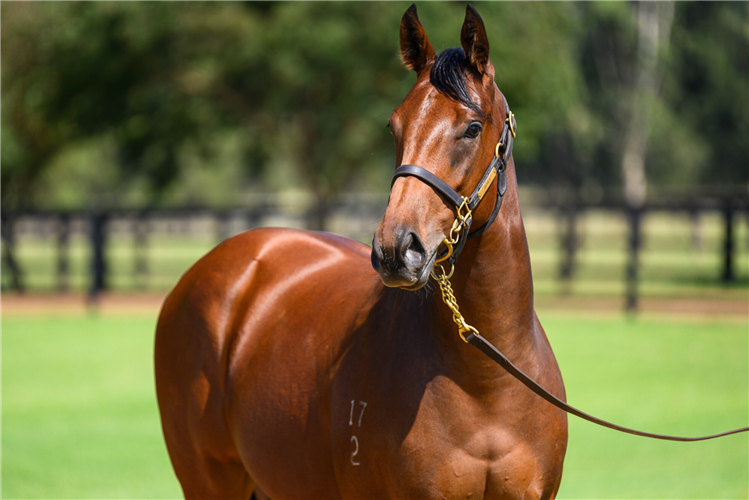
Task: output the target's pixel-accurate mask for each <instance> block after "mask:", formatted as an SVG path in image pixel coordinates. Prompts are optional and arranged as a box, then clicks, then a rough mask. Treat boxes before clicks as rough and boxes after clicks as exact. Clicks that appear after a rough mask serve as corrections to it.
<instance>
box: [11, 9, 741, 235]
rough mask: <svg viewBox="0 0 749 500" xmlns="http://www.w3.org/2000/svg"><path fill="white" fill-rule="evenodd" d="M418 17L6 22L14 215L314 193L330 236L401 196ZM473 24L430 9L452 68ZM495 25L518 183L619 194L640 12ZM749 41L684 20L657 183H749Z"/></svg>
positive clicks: (650, 170) (659, 95)
mask: <svg viewBox="0 0 749 500" xmlns="http://www.w3.org/2000/svg"><path fill="white" fill-rule="evenodd" d="M407 7H408V3H405V2H404V3H400V2H397V3H390V2H382V3H380V2H362V3H346V2H303V3H302V2H299V3H296V2H271V3H252V2H251V3H234V2H206V3H202V2H201V3H193V2H186V3H171V2H163V3H162V2H155V3H152V2H75V3H73V2H38V3H36V2H27V3H14V2H12V3H2V4H0V9H1V10H2V56H3V57H2V90H3V95H2V104H3V106H2V204H3V207H4V208H13V207H20V206H24V205H25V206H39V205H43V204H46V205H47V206H48V207H49V208H53V205H54V204H58V205H59V204H60V203H61V202H65V203H68V204H69V205H70V206H78V207H80V206H81V205H82V204H85V203H88V201H87V200H92V199H93V200H95V199H97V198H98V199H99V202H100V203H103V204H110V205H112V204H114V205H116V204H123V203H136V204H139V205H142V204H149V203H150V204H157V203H165V202H167V201H169V200H171V202H173V203H186V202H198V203H200V202H202V203H233V202H236V201H237V200H239V199H240V198H239V196H238V194H239V193H241V192H242V191H247V189H248V187H250V186H252V185H253V183H254V184H257V183H258V182H260V183H264V184H265V188H255V190H263V189H283V188H285V187H288V186H289V185H293V187H296V188H303V189H306V190H308V191H309V192H310V193H312V195H313V197H314V199H315V200H316V201H317V207H319V209H318V210H317V211H315V212H313V213H312V214H310V215H311V216H310V225H311V227H316V228H322V227H324V221H325V215H326V212H327V209H328V207H329V204H330V202H331V200H332V198H333V197H334V196H335V195H336V194H337V193H338V192H340V191H341V190H343V189H349V188H351V187H352V186H355V185H356V183H359V185H360V186H361V185H362V184H361V183H362V182H364V181H363V179H372V178H376V179H381V182H380V181H378V184H377V186H376V187H370V186H366V189H369V190H377V191H384V190H386V189H387V178H388V177H389V172H391V171H392V168H393V165H392V161H393V154H392V145H391V144H390V136H389V134H388V133H387V132H386V131H385V130H384V125H385V123H386V122H387V119H388V115H389V114H390V112H391V111H392V109H393V108H394V107H395V106H397V104H398V103H399V102H400V100H401V99H402V98H403V96H404V95H405V93H406V92H407V90H408V88H409V86H410V85H411V83H412V82H413V79H414V76H413V74H412V73H410V72H409V71H407V70H405V69H404V68H402V67H399V65H400V63H399V58H398V52H397V51H398V32H399V29H398V28H399V22H400V17H401V15H402V14H403V12H404V11H405V10H406V8H407ZM464 10H465V5H464V4H462V3H455V2H445V3H431V2H427V3H424V4H420V5H419V15H420V17H421V19H422V21H423V23H424V25H425V27H426V29H427V32H428V34H429V37H430V39H431V40H432V43H433V44H434V45H435V48H436V49H437V50H441V49H444V48H447V47H454V46H458V45H459V43H458V40H459V32H460V26H461V23H462V20H463V14H464ZM479 10H480V11H481V14H482V16H483V17H484V20H485V23H486V26H487V29H488V31H489V37H490V41H491V43H492V48H491V56H492V60H493V62H494V64H495V67H496V68H497V83H498V85H499V87H500V88H501V89H502V90H503V92H504V93H505V94H506V95H507V97H508V100H509V101H510V104H511V105H512V107H513V110H514V111H515V112H516V113H517V114H518V121H519V127H520V134H521V136H520V137H521V139H520V140H518V141H517V142H516V150H515V155H516V160H517V163H518V166H519V169H520V170H519V171H520V179H521V181H524V182H528V181H530V182H536V183H540V184H544V185H553V186H556V185H568V186H572V187H577V188H579V187H583V188H584V187H586V186H588V187H589V186H594V187H595V186H598V187H602V186H603V187H619V186H621V176H620V165H621V163H622V158H623V153H624V151H625V149H626V146H625V139H624V138H625V137H626V136H627V134H626V133H625V131H626V130H627V127H628V123H630V121H629V120H630V117H631V114H628V112H627V109H628V105H627V98H626V96H627V95H628V92H629V91H630V89H632V88H635V87H636V86H637V85H636V79H635V74H636V71H635V70H634V67H635V65H636V61H637V50H638V49H637V47H638V43H637V39H638V36H637V33H638V28H637V26H638V24H637V16H636V12H637V9H636V8H634V7H633V6H632V5H630V4H626V3H608V2H604V3H583V4H574V3H562V2H543V3H499V2H498V3H482V4H481V5H480V6H479ZM746 27H747V5H746V4H727V3H720V2H718V3H710V4H694V3H677V4H676V8H675V14H674V23H673V30H672V36H671V37H670V45H669V50H668V51H664V52H663V53H661V54H659V57H661V61H662V62H663V66H661V67H659V69H658V70H657V73H658V74H657V75H656V76H657V79H658V80H659V81H662V82H663V85H662V87H661V89H660V91H657V92H654V93H652V94H653V97H652V98H648V102H647V103H646V104H644V105H640V106H647V109H648V110H649V113H650V117H651V118H650V119H651V122H652V127H651V131H650V134H649V137H650V140H649V142H648V144H649V147H648V148H647V149H646V151H647V153H646V155H645V157H644V158H645V159H644V165H645V171H646V173H647V177H648V179H649V180H652V181H653V182H655V184H657V185H667V184H674V183H681V184H683V185H694V183H696V182H698V181H699V182H702V183H706V182H707V183H710V184H725V183H736V182H741V183H744V185H746V183H747V182H748V181H747V176H748V175H749V174H747V169H746V168H745V165H746V160H747V155H748V151H747V147H749V146H747V141H746V140H745V138H746V136H747V133H746V132H747V130H748V129H749V125H748V123H749V122H748V120H749V113H747V109H746V106H747V92H746V89H747V73H748V70H747V55H746V54H747V36H749V35H748V33H749V30H747V29H746ZM663 46H664V45H661V47H663ZM279 171H284V172H290V173H289V174H287V175H285V176H284V178H283V180H281V181H279V176H278V175H277V174H276V173H277V172H279ZM71 191H73V192H76V191H79V193H77V192H76V193H72V194H71V193H70V192H71ZM61 193H63V194H64V195H63V194H61ZM65 200H68V201H65Z"/></svg>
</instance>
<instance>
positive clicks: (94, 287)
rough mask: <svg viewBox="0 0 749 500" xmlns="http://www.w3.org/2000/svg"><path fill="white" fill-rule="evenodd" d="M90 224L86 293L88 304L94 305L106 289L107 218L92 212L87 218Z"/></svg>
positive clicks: (101, 213)
mask: <svg viewBox="0 0 749 500" xmlns="http://www.w3.org/2000/svg"><path fill="white" fill-rule="evenodd" d="M89 220H90V223H91V232H90V236H91V284H90V287H89V291H88V300H89V302H90V303H96V302H97V301H98V299H99V295H100V294H101V292H103V291H104V290H106V288H107V280H106V273H107V265H106V260H105V258H104V257H105V256H104V249H105V248H104V247H105V245H106V234H105V232H104V226H105V224H106V221H107V216H106V214H104V213H103V212H100V211H98V210H97V211H94V212H91V214H90V216H89Z"/></svg>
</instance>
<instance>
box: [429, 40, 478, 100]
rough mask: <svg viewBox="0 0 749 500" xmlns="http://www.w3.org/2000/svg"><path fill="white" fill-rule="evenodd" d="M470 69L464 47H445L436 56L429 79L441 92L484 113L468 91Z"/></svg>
mask: <svg viewBox="0 0 749 500" xmlns="http://www.w3.org/2000/svg"><path fill="white" fill-rule="evenodd" d="M468 71H469V67H468V61H467V60H466V54H465V52H464V51H463V49H460V48H458V49H445V50H443V51H442V52H440V53H439V55H438V56H437V57H436V58H435V60H434V65H433V66H432V70H431V72H430V73H429V81H430V82H431V83H432V85H434V87H435V88H436V89H437V91H438V92H440V93H441V94H444V95H446V96H447V97H449V98H450V99H453V100H455V101H457V102H459V103H462V104H465V105H466V106H468V107H469V108H471V109H472V110H474V111H476V112H478V113H481V114H482V115H483V114H484V112H483V111H482V110H481V108H480V107H479V105H478V104H476V103H475V102H474V101H473V99H471V95H470V94H469V93H468V88H467V86H466V75H467V74H468Z"/></svg>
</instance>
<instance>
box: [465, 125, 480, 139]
mask: <svg viewBox="0 0 749 500" xmlns="http://www.w3.org/2000/svg"><path fill="white" fill-rule="evenodd" d="M480 133H481V125H480V124H478V123H471V124H470V125H469V126H468V128H467V129H466V131H465V132H464V133H463V137H467V138H469V139H475V138H476V137H478V136H479V134H480Z"/></svg>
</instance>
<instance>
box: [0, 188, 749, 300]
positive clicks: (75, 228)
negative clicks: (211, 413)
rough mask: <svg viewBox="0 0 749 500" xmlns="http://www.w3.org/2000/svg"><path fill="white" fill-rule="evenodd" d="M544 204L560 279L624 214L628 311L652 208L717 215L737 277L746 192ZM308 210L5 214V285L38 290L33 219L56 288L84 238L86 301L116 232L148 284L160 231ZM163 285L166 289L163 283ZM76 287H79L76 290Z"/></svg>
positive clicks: (370, 203)
mask: <svg viewBox="0 0 749 500" xmlns="http://www.w3.org/2000/svg"><path fill="white" fill-rule="evenodd" d="M544 199H547V200H549V201H547V203H545V204H543V205H536V206H535V207H534V208H533V209H535V210H537V211H543V212H545V213H546V214H547V215H549V216H550V217H553V218H554V220H555V221H556V224H557V225H558V228H559V230H558V231H557V239H558V240H557V247H558V251H557V255H558V263H557V266H558V273H557V275H558V279H559V281H560V282H562V283H565V282H570V281H572V280H573V279H574V278H575V275H576V269H577V266H578V253H579V249H580V246H581V244H580V236H579V234H580V231H579V230H578V223H579V221H580V220H581V219H582V218H584V217H585V216H586V214H587V213H589V212H591V211H599V212H600V211H603V212H610V213H615V214H618V215H619V216H623V217H625V218H626V221H627V227H628V236H627V240H628V244H627V259H626V270H625V272H624V277H625V278H624V279H625V282H626V286H625V288H624V290H625V308H626V309H627V310H629V311H634V310H636V309H637V307H638V299H639V295H640V293H639V287H638V283H639V281H640V268H641V264H640V252H641V249H642V241H643V238H642V227H643V221H644V220H646V219H647V218H648V217H649V216H650V215H651V214H653V213H663V212H666V213H674V214H680V215H687V216H688V217H690V218H692V219H695V220H696V219H698V218H699V217H700V216H701V215H702V214H704V213H712V214H716V213H719V214H720V216H721V220H722V226H723V228H722V240H723V241H722V245H721V247H720V251H721V254H722V255H721V262H722V266H721V269H720V270H719V273H720V275H719V276H716V281H717V280H719V281H721V282H723V283H728V284H730V283H732V282H734V281H735V280H736V279H737V273H736V267H735V261H736V231H735V227H736V222H737V220H738V219H739V218H742V217H743V218H744V220H746V221H747V227H749V197H748V196H745V195H733V196H722V197H703V198H692V199H689V200H686V201H684V200H681V201H674V202H668V203H665V202H664V203H652V204H649V205H647V206H644V207H642V208H640V209H627V208H626V207H624V206H622V205H621V204H617V203H600V202H597V203H586V202H584V201H581V200H580V199H574V198H570V197H567V198H566V199H565V198H564V197H554V196H547V197H545V198H544ZM386 201H387V200H386V199H385V198H381V197H380V198H378V197H375V198H371V199H368V200H362V199H361V198H357V197H351V198H350V199H348V200H346V199H344V200H341V201H340V202H338V203H336V204H334V205H332V206H331V207H330V211H329V214H328V220H329V222H330V221H333V222H334V224H333V226H334V227H331V228H330V229H332V230H334V231H335V232H339V233H343V234H347V235H349V236H352V237H354V238H356V239H359V240H361V241H368V240H369V238H371V234H372V233H373V231H374V228H375V227H376V225H377V223H378V221H379V218H380V217H381V215H382V213H383V212H384V208H385V204H386ZM309 214H310V211H309V210H307V211H304V210H297V211H294V210H290V209H289V208H288V207H283V206H281V204H279V203H275V202H267V203H261V204H257V205H255V206H253V207H249V208H248V207H242V208H231V209H213V208H210V209H209V208H196V207H193V208H183V209H158V210H156V209H154V210H109V211H96V210H91V211H86V212H82V211H71V212H45V211H24V212H10V211H7V210H6V211H3V213H2V242H3V252H2V259H3V262H2V264H3V269H4V273H3V274H4V276H3V280H2V285H3V289H4V290H6V291H10V292H15V293H23V292H25V291H35V288H34V287H33V286H29V285H28V284H27V283H26V280H25V278H24V277H25V274H26V271H27V269H24V267H23V266H22V265H21V264H20V262H19V258H18V251H17V248H16V246H17V245H16V241H17V236H18V228H19V224H23V223H24V221H26V222H28V221H34V222H35V225H34V226H33V227H34V228H36V229H35V230H36V231H38V232H39V233H43V235H44V237H45V238H47V239H49V238H52V239H53V240H54V248H55V250H54V266H53V267H54V269H52V270H50V271H51V272H52V273H54V284H53V286H52V287H51V288H52V289H53V290H56V291H59V292H66V291H68V290H70V289H71V235H73V234H76V235H78V238H79V240H80V238H81V236H82V237H83V238H84V240H85V243H84V244H85V246H86V247H87V250H86V255H87V256H86V260H87V262H88V264H87V265H86V266H87V268H88V269H87V270H85V272H84V274H85V275H87V277H88V278H87V280H86V281H87V283H85V285H84V286H85V288H86V290H87V293H88V296H89V297H90V299H91V300H95V299H96V298H97V297H98V295H99V294H100V293H101V292H103V291H106V290H109V289H113V288H117V287H116V286H113V285H112V280H111V276H112V271H111V263H110V261H109V260H110V259H108V255H109V252H108V249H109V247H110V246H111V245H112V240H113V238H116V237H118V236H117V235H120V236H121V235H123V234H128V235H129V240H128V241H130V242H131V243H130V244H131V245H132V249H131V250H132V251H131V252H130V255H131V258H132V261H131V263H130V265H129V267H130V269H131V274H132V283H134V286H133V288H135V289H145V288H146V287H147V282H148V277H149V275H150V274H151V273H152V272H153V268H152V266H151V265H150V262H149V260H150V259H149V251H148V249H149V244H150V241H151V240H152V239H153V238H155V237H157V236H158V235H160V234H164V233H170V232H171V233H174V232H177V233H179V232H182V233H188V232H191V231H192V232H195V231H196V229H195V227H196V226H197V227H199V229H198V232H200V234H201V235H202V239H203V240H205V242H206V247H205V249H206V250H207V249H208V248H210V247H211V246H213V245H214V244H216V243H218V242H220V241H223V240H224V239H226V238H228V237H229V236H231V235H233V234H236V233H238V232H240V231H242V230H245V229H251V228H255V227H261V226H268V225H287V226H293V227H306V226H307V225H308V223H309ZM168 286H169V285H168V284H167V285H166V286H165V287H164V288H168ZM78 288H79V289H80V286H79V287H78Z"/></svg>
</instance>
